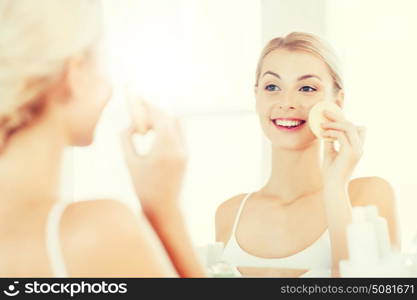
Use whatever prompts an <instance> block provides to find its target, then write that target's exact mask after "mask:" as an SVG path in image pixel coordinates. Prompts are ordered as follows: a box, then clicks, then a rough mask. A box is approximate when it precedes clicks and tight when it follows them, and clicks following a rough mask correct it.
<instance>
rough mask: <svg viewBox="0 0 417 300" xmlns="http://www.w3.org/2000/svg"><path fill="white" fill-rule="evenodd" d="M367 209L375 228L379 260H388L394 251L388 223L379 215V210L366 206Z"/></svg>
mask: <svg viewBox="0 0 417 300" xmlns="http://www.w3.org/2000/svg"><path fill="white" fill-rule="evenodd" d="M365 209H366V215H367V218H368V220H369V221H371V222H372V223H373V224H374V226H375V231H376V238H377V242H378V252H379V259H382V260H384V259H388V256H389V255H391V254H392V249H391V242H390V237H389V231H388V224H387V221H386V220H385V218H383V217H381V216H379V215H378V209H377V207H376V206H374V205H370V206H366V207H365Z"/></svg>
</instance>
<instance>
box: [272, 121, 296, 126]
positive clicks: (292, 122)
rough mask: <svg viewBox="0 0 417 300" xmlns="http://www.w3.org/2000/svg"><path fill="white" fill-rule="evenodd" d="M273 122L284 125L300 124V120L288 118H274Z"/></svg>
mask: <svg viewBox="0 0 417 300" xmlns="http://www.w3.org/2000/svg"><path fill="white" fill-rule="evenodd" d="M274 122H275V124H276V125H280V126H286V127H290V126H298V125H300V124H301V121H290V120H274Z"/></svg>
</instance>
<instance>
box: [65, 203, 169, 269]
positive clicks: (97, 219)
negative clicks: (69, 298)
mask: <svg viewBox="0 0 417 300" xmlns="http://www.w3.org/2000/svg"><path fill="white" fill-rule="evenodd" d="M60 236H61V241H62V249H63V255H64V260H65V262H66V264H67V268H68V272H69V274H70V276H78V277H91V276H94V277H97V276H99V277H100V276H110V277H118V276H127V277H129V276H135V277H140V276H151V277H154V276H156V277H158V276H174V272H173V269H172V266H171V264H170V262H169V260H168V258H167V255H166V253H165V251H164V250H163V247H162V245H161V243H160V241H159V239H158V238H157V236H156V234H155V233H154V231H153V230H152V227H151V226H150V225H149V224H148V222H147V221H146V218H145V217H143V216H142V215H141V214H139V213H138V214H135V213H134V212H133V211H132V209H131V208H129V207H128V206H127V205H126V204H124V203H122V202H120V201H117V200H111V199H102V200H88V201H80V202H75V203H72V204H70V205H69V206H68V207H67V208H66V209H65V212H64V213H63V215H62V219H61V224H60Z"/></svg>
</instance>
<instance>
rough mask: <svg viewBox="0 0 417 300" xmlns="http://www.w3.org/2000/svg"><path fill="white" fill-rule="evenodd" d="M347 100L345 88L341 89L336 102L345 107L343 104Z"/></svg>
mask: <svg viewBox="0 0 417 300" xmlns="http://www.w3.org/2000/svg"><path fill="white" fill-rule="evenodd" d="M344 101H345V92H344V91H343V90H339V91H338V92H337V95H336V101H335V102H336V104H337V105H339V107H340V108H343V104H344Z"/></svg>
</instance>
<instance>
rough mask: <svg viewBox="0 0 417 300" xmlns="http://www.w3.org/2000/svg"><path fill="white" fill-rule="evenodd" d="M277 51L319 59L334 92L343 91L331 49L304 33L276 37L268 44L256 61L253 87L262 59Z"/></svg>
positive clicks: (337, 64) (337, 66)
mask: <svg viewBox="0 0 417 300" xmlns="http://www.w3.org/2000/svg"><path fill="white" fill-rule="evenodd" d="M277 49H286V50H289V51H305V52H308V53H311V54H313V55H315V56H317V57H319V58H320V59H321V60H322V61H323V62H324V63H325V64H326V65H327V67H328V68H329V72H330V75H331V77H332V79H333V84H334V87H335V90H336V91H338V90H342V89H343V82H342V78H341V70H340V69H339V62H338V59H337V57H336V55H335V54H334V51H333V49H332V48H331V47H330V46H329V45H328V44H327V43H326V42H325V41H323V40H322V39H320V38H319V37H317V36H315V35H313V34H310V33H304V32H292V33H290V34H288V35H286V36H284V37H277V38H274V39H272V40H271V41H269V42H268V44H267V45H266V46H265V48H264V49H263V50H262V53H261V56H260V58H259V60H258V66H257V68H256V81H255V86H257V85H258V81H259V77H260V75H261V69H262V63H263V60H264V58H265V57H266V56H267V55H268V54H269V53H271V52H272V51H274V50H277Z"/></svg>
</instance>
